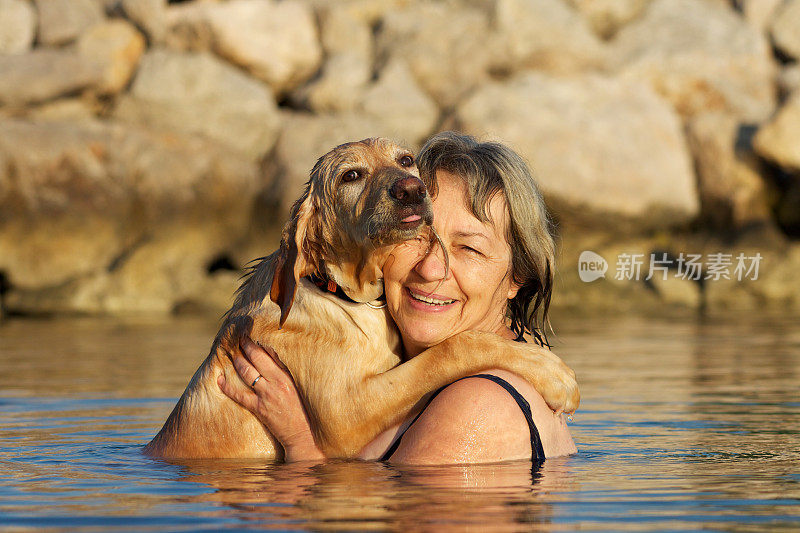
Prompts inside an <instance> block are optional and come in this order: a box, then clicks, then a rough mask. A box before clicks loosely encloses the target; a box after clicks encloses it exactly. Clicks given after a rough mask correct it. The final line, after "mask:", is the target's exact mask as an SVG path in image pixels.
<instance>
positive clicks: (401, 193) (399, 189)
mask: <svg viewBox="0 0 800 533" xmlns="http://www.w3.org/2000/svg"><path fill="white" fill-rule="evenodd" d="M389 194H390V195H391V197H392V198H394V199H395V200H397V201H398V202H400V203H401V204H404V205H410V204H418V203H420V202H422V200H423V199H424V198H425V196H426V195H427V194H428V191H427V189H425V184H424V183H422V180H421V179H419V178H416V177H414V176H409V177H407V178H400V179H399V180H397V181H395V182H394V183H393V184H392V186H391V187H390V188H389Z"/></svg>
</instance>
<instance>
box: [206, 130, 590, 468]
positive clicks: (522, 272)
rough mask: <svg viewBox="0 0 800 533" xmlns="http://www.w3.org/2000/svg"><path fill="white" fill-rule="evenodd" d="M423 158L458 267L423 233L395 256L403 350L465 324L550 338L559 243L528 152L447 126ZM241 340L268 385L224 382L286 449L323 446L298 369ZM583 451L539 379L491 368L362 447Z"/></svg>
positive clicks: (302, 451)
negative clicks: (248, 387) (539, 388)
mask: <svg viewBox="0 0 800 533" xmlns="http://www.w3.org/2000/svg"><path fill="white" fill-rule="evenodd" d="M417 164H418V167H419V170H420V174H421V176H423V178H424V179H425V181H426V183H431V184H432V186H431V195H432V196H434V197H435V199H434V202H433V210H434V228H435V229H436V231H437V233H438V234H439V236H440V237H441V246H444V247H445V248H447V254H448V257H449V269H447V268H446V267H445V260H444V252H443V250H442V248H441V246H440V245H438V244H433V243H430V242H423V241H422V239H419V240H416V241H409V242H406V243H403V244H401V245H399V246H397V248H396V249H395V250H394V251H393V252H392V254H391V256H390V258H389V260H387V262H386V265H385V267H384V271H383V275H384V287H385V293H386V302H387V307H388V309H389V312H390V314H391V316H392V318H393V319H394V322H395V323H396V324H397V327H398V329H399V331H400V334H401V337H402V341H403V348H404V357H405V359H406V360H407V359H410V358H412V357H415V356H416V355H418V354H419V353H421V352H422V351H424V350H425V349H427V348H428V347H430V346H433V345H436V344H438V343H440V342H442V341H443V340H445V339H447V338H449V337H451V336H452V335H455V334H457V333H460V332H462V331H467V330H478V331H487V332H493V333H496V334H498V335H501V336H503V337H506V338H509V339H515V340H517V341H519V342H527V340H529V339H530V340H534V341H536V342H539V343H540V344H544V343H545V341H544V340H543V339H542V337H541V335H540V332H541V331H543V329H542V327H543V325H544V323H545V322H546V318H547V308H548V306H549V301H550V291H551V287H552V270H551V265H552V264H553V260H554V244H553V237H552V235H551V231H550V224H549V221H548V218H547V213H546V210H545V207H544V202H543V200H542V197H541V195H540V193H539V191H538V189H537V187H536V184H535V182H534V181H533V178H532V176H531V173H530V171H529V169H528V167H527V165H526V164H525V162H524V161H523V160H522V158H520V157H519V156H518V155H517V154H516V153H515V152H513V151H512V150H510V149H509V148H507V147H505V146H503V145H501V144H498V143H479V142H477V141H476V140H475V139H474V138H472V137H469V136H465V135H460V134H456V133H452V132H446V133H440V134H437V135H435V136H434V137H432V138H431V139H430V140H429V141H428V142H427V143H426V144H425V146H424V147H423V148H422V151H421V152H420V155H419V160H418V163H417ZM432 177H433V178H435V179H431V178H432ZM531 336H532V337H533V338H532V339H531ZM242 351H243V353H244V354H245V355H246V357H247V359H245V358H243V357H240V356H237V357H234V364H235V366H236V369H237V371H238V372H239V374H240V375H241V376H242V378H243V379H244V381H245V382H247V383H251V382H253V380H254V379H256V378H257V377H258V375H261V376H263V377H264V380H265V381H266V383H267V385H268V386H267V387H264V386H261V387H259V388H258V393H257V394H256V393H245V394H240V393H238V392H237V389H235V388H233V387H229V386H227V384H226V383H225V382H224V379H223V378H221V380H220V383H219V385H220V387H221V389H222V390H223V392H225V394H227V395H228V396H230V397H231V398H232V399H234V400H235V401H237V402H239V403H240V404H242V405H243V406H244V407H246V408H248V409H249V410H251V411H252V412H253V413H254V414H255V415H256V416H257V417H258V418H259V419H260V420H261V421H262V422H263V423H264V424H265V425H266V426H267V427H268V428H269V430H270V431H271V432H272V434H273V435H275V437H276V438H277V439H278V441H280V442H281V444H282V445H283V446H284V449H285V451H286V460H287V461H293V460H317V459H321V458H323V456H322V454H321V453H320V451H319V450H318V449H317V448H316V446H315V444H314V440H313V437H312V434H311V429H310V426H309V423H308V419H307V417H306V416H305V411H304V410H303V405H302V401H301V400H300V397H299V395H298V394H297V390H296V389H295V387H294V384H293V382H292V379H291V376H289V374H288V373H286V372H285V371H284V370H283V369H282V368H280V367H279V365H278V364H277V363H276V362H275V360H273V357H275V354H274V352H273V353H272V355H270V351H269V349H267V350H264V349H262V348H261V347H259V346H256V345H255V344H254V343H253V342H252V341H245V342H243V345H242ZM275 359H277V357H275ZM575 451H576V448H575V445H574V443H573V442H572V438H571V437H570V434H569V430H568V429H567V427H566V423H565V421H564V419H563V417H562V416H561V415H555V414H554V413H553V412H552V411H550V410H549V408H548V407H547V405H546V404H545V402H544V400H543V399H542V397H541V396H540V395H539V394H538V393H537V392H536V391H535V390H534V389H533V387H531V386H530V385H529V384H528V383H527V382H525V381H524V380H523V379H521V378H519V377H517V376H516V375H514V374H511V373H509V372H506V371H503V370H490V371H488V372H485V373H482V374H480V375H477V376H473V377H469V378H465V379H462V380H458V381H456V382H454V383H452V384H450V385H448V386H447V387H445V388H443V389H440V391H437V392H436V393H435V394H434V395H432V396H431V397H430V398H429V399H428V403H427V404H426V405H425V406H424V407H423V409H422V411H421V412H420V413H418V414H417V415H416V416H415V417H413V418H412V419H410V420H407V421H406V422H405V423H404V424H402V425H401V426H400V427H397V428H392V429H390V430H388V431H386V432H384V433H383V434H381V435H379V436H378V437H377V438H376V439H375V440H374V441H373V442H372V443H370V444H369V445H368V446H367V447H366V448H365V449H364V450H362V453H361V457H362V458H364V459H378V458H381V459H384V460H390V461H393V462H398V463H417V464H426V463H428V464H430V463H437V464H442V463H478V462H493V461H503V460H509V459H521V458H529V457H530V458H532V459H533V460H534V461H538V462H541V461H543V460H544V457H554V456H559V455H567V454H571V453H574V452H575Z"/></svg>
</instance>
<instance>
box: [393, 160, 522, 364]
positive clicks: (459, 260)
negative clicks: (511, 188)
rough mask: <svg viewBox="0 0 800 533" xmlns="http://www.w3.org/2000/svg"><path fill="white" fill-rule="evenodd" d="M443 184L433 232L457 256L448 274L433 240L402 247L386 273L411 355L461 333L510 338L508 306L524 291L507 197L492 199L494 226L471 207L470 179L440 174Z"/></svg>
mask: <svg viewBox="0 0 800 533" xmlns="http://www.w3.org/2000/svg"><path fill="white" fill-rule="evenodd" d="M436 180H437V183H438V185H439V194H438V196H437V197H436V199H435V200H434V202H433V214H434V215H433V216H434V218H433V220H434V222H433V226H434V228H435V229H436V231H437V233H438V234H439V236H440V237H441V239H442V242H443V244H444V246H445V248H446V249H447V252H448V254H449V256H450V272H449V274H448V275H447V277H446V278H444V279H443V277H444V275H445V263H444V257H443V254H442V250H441V247H439V246H438V245H434V246H431V244H430V243H429V242H428V241H427V240H426V239H419V240H415V241H408V242H405V243H403V244H401V245H399V246H397V248H396V249H395V250H394V251H393V252H392V254H391V256H390V258H389V260H388V261H387V262H386V266H385V267H384V271H383V275H384V285H385V290H386V302H387V306H388V308H389V311H390V313H391V315H392V318H394V321H395V323H396V324H397V326H398V328H399V329H400V333H401V335H402V337H403V344H404V346H405V349H406V353H407V356H409V357H413V356H415V355H417V354H419V353H420V352H421V351H423V350H425V349H426V348H429V347H430V346H433V345H435V344H438V343H440V342H442V341H443V340H445V339H447V338H449V337H451V336H453V335H455V334H456V333H460V332H462V331H467V330H477V331H489V332H496V333H499V334H501V335H506V336H507V335H508V333H509V330H508V327H507V326H506V324H505V310H506V304H507V300H508V299H509V298H513V297H514V296H515V295H516V293H517V289H518V287H517V286H516V285H514V284H512V282H511V247H510V246H509V244H508V242H506V237H505V235H506V228H507V225H508V210H507V207H506V201H505V198H504V197H503V195H500V194H498V195H495V196H494V197H493V198H492V199H491V201H490V203H489V212H490V213H491V219H492V221H493V223H492V222H486V223H484V222H481V221H480V220H478V219H477V218H475V216H474V215H473V214H472V211H471V209H470V207H469V206H468V204H467V188H466V184H465V183H464V181H463V180H461V179H460V178H458V177H457V176H455V175H453V174H450V173H449V172H445V171H441V170H439V171H437V172H436Z"/></svg>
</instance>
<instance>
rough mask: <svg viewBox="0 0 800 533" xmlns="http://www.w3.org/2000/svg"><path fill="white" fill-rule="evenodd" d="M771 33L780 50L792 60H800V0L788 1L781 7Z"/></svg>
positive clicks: (775, 16) (774, 18)
mask: <svg viewBox="0 0 800 533" xmlns="http://www.w3.org/2000/svg"><path fill="white" fill-rule="evenodd" d="M769 33H770V35H771V36H772V42H773V43H775V47H776V48H777V49H778V50H780V51H781V52H783V53H784V54H785V55H787V56H788V57H790V58H792V59H795V60H797V59H800V0H787V1H786V2H784V3H783V4H781V5H780V7H779V8H778V9H777V11H776V13H775V15H774V16H773V18H772V23H771V24H770V27H769Z"/></svg>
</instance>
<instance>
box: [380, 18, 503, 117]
mask: <svg viewBox="0 0 800 533" xmlns="http://www.w3.org/2000/svg"><path fill="white" fill-rule="evenodd" d="M488 33H489V25H488V22H487V20H486V17H485V16H484V13H482V12H481V11H479V10H478V9H474V8H471V7H467V6H463V7H462V8H460V9H452V8H451V7H449V6H447V5H445V4H441V3H425V2H423V3H419V4H416V3H411V4H408V5H407V6H406V7H405V8H403V9H399V10H397V11H392V12H389V13H387V14H386V16H385V18H384V19H383V24H382V25H381V29H380V32H379V33H378V36H377V44H376V53H377V55H378V57H389V58H397V59H402V60H404V61H405V62H406V63H407V64H408V66H409V67H410V68H411V70H412V72H413V74H414V77H415V79H416V81H417V83H418V84H419V85H420V87H422V88H423V89H424V90H425V91H426V92H427V93H428V94H430V95H431V96H432V97H433V99H434V100H435V101H436V102H437V104H439V106H440V107H443V108H447V107H452V106H453V105H455V103H456V102H458V101H459V100H461V99H462V97H463V96H464V95H466V94H467V93H469V92H470V91H471V90H472V89H473V88H474V87H476V86H478V85H480V84H481V83H483V82H484V81H486V80H487V79H488V70H489V67H490V64H491V60H492V57H493V54H492V51H491V50H490V48H491V47H490V46H488V45H487V44H486V43H484V42H482V41H481V40H479V39H475V36H476V35H487V34H488Z"/></svg>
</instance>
